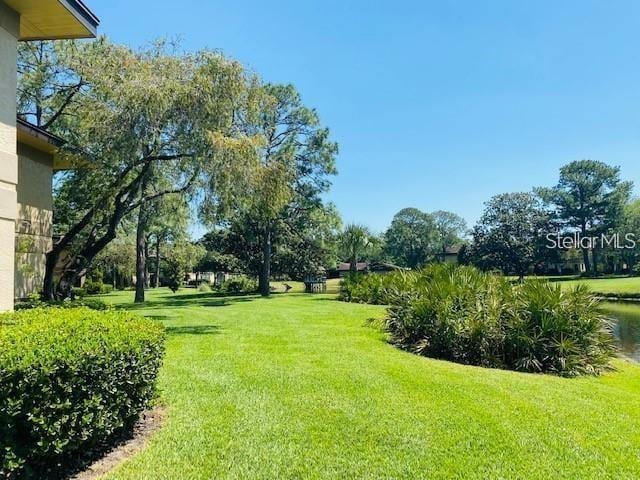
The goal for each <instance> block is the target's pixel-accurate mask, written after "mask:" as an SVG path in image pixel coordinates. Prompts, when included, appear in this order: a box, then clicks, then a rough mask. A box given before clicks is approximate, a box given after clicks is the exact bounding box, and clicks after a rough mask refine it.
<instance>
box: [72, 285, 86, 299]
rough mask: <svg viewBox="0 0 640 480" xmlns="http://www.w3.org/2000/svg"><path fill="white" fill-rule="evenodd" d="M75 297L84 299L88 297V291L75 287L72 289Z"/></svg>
mask: <svg viewBox="0 0 640 480" xmlns="http://www.w3.org/2000/svg"><path fill="white" fill-rule="evenodd" d="M71 292H72V293H73V296H74V297H77V298H82V297H84V296H86V295H87V289H86V288H83V287H73V288H72V289H71Z"/></svg>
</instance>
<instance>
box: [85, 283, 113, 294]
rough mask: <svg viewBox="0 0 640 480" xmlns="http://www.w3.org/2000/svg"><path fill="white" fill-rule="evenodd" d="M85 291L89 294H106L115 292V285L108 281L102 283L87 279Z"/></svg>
mask: <svg viewBox="0 0 640 480" xmlns="http://www.w3.org/2000/svg"><path fill="white" fill-rule="evenodd" d="M83 289H84V293H85V294H87V295H98V294H102V295H104V294H106V293H111V292H113V285H110V284H108V283H102V282H101V281H94V280H91V279H87V281H85V282H84V287H83Z"/></svg>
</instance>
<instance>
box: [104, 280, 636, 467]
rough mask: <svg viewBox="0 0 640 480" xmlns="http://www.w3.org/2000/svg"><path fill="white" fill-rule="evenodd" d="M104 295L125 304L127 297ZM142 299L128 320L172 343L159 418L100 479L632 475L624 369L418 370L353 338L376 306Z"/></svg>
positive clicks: (368, 336)
mask: <svg viewBox="0 0 640 480" xmlns="http://www.w3.org/2000/svg"><path fill="white" fill-rule="evenodd" d="M184 295H186V297H185V296H184ZM178 296H183V298H177V299H176V298H174V297H178ZM106 298H107V299H108V300H109V301H112V302H114V303H116V304H121V305H122V306H123V307H125V308H130V307H131V306H130V305H124V302H129V301H131V292H124V293H116V294H113V295H110V296H108V297H106ZM149 299H150V300H149V302H148V303H147V304H146V305H145V306H144V308H140V307H136V309H137V310H138V311H139V312H140V313H142V314H145V315H149V316H154V317H156V318H158V319H160V320H161V321H162V322H163V323H164V324H165V325H166V326H167V328H168V331H169V338H168V345H167V346H168V349H167V357H166V361H165V366H164V368H163V370H162V374H161V381H160V388H161V390H162V399H163V402H164V403H165V404H166V405H167V407H168V419H167V422H166V424H165V425H164V427H163V428H162V429H161V430H160V431H159V432H158V433H157V434H156V435H155V436H154V437H153V438H152V440H151V442H150V444H149V446H148V447H147V448H146V449H145V450H144V451H142V452H141V453H140V454H138V455H136V456H135V457H133V458H132V459H131V460H130V461H128V462H126V463H125V464H123V465H121V466H120V467H119V468H118V469H117V470H115V471H114V472H112V473H111V474H110V475H108V476H107V477H106V478H109V479H138V478H145V479H155V478H157V479H183V478H189V479H209V478H264V479H273V478H478V479H480V478H483V479H484V478H527V479H547V478H576V479H578V478H637V477H638V476H639V475H640V402H639V401H638V398H640V397H639V395H640V367H638V366H636V365H633V364H631V363H628V362H624V361H616V367H617V369H618V370H617V371H616V372H612V373H608V374H606V375H604V376H602V377H596V378H580V379H563V378H558V377H553V376H543V375H530V374H521V373H515V372H508V371H501V370H489V369H483V368H478V367H468V366H462V365H458V364H454V363H449V362H444V361H437V360H431V359H428V358H423V357H418V356H415V355H412V354H410V353H406V352H402V351H400V350H398V349H395V348H394V347H392V346H390V345H388V344H387V343H386V342H385V339H384V338H383V336H382V334H381V333H380V332H379V331H377V330H375V329H373V328H371V327H368V326H366V323H367V320H368V319H371V318H380V317H381V316H382V315H383V313H384V309H383V308H382V307H377V306H370V305H354V304H347V303H342V302H337V301H335V300H334V298H333V297H332V296H328V295H326V296H312V295H295V294H294V295H291V294H290V295H275V296H273V297H272V298H270V299H262V298H259V297H256V296H249V297H227V298H220V297H213V296H211V294H197V293H195V292H194V293H192V294H187V293H185V292H179V293H178V294H177V295H175V296H174V295H172V294H171V293H170V292H168V291H167V290H164V289H162V290H159V291H154V292H150V293H149ZM212 307H214V308H212Z"/></svg>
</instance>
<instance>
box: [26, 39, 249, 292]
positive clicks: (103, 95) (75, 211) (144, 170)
mask: <svg viewBox="0 0 640 480" xmlns="http://www.w3.org/2000/svg"><path fill="white" fill-rule="evenodd" d="M23 53H24V54H23V55H21V58H20V62H21V65H22V67H21V68H22V71H23V72H26V73H23V74H22V75H21V76H20V86H21V87H20V92H21V93H20V98H22V99H23V100H21V102H20V105H21V108H22V109H23V114H24V115H32V114H33V112H35V113H36V115H40V120H39V121H40V122H41V123H42V124H43V125H47V126H48V127H49V128H50V130H51V131H53V132H54V133H58V134H60V135H61V136H63V137H64V138H65V140H66V141H67V143H66V144H65V146H64V151H63V153H64V155H66V156H67V157H68V158H69V160H70V161H71V162H72V163H74V164H75V166H76V169H75V170H73V171H70V172H67V173H65V174H63V175H62V176H61V177H60V178H58V179H57V181H56V189H55V193H56V197H57V199H56V200H57V202H56V205H58V206H62V208H60V209H56V211H55V213H54V216H55V221H56V223H57V225H56V229H57V231H58V232H59V233H60V237H59V239H58V240H57V241H56V243H55V244H54V246H53V248H52V249H51V250H50V251H49V252H48V253H47V260H46V273H45V280H44V286H43V291H44V295H45V297H47V298H53V297H54V296H55V295H56V293H58V294H59V295H61V296H64V295H68V293H69V290H70V287H71V285H73V284H74V283H75V282H76V280H77V279H78V278H79V276H81V275H82V274H84V272H85V271H86V269H87V267H88V266H89V265H90V264H91V262H92V260H93V259H94V258H95V256H96V255H97V254H98V253H99V252H100V251H101V250H102V249H103V248H104V247H105V246H106V245H107V244H108V243H109V242H110V241H111V240H113V239H114V238H115V236H116V233H117V229H118V225H119V224H120V223H121V221H122V219H123V218H125V217H126V216H127V215H129V214H131V212H133V211H135V210H137V209H140V208H144V206H145V205H146V204H147V203H148V202H152V201H155V200H157V199H158V198H160V197H162V196H164V195H167V194H171V193H184V192H187V191H189V190H191V189H193V188H196V187H198V186H204V185H205V182H207V183H206V185H207V186H210V185H211V183H210V182H208V179H209V178H210V177H211V176H216V175H218V174H219V173H220V172H221V171H224V170H225V168H227V167H229V164H228V163H226V160H228V158H229V157H228V156H217V155H214V150H215V149H216V141H214V140H217V141H219V140H220V138H226V137H227V136H229V135H232V134H233V125H234V123H235V120H236V116H235V111H236V108H237V107H238V104H239V103H240V102H241V99H242V98H243V96H244V93H245V92H246V90H247V88H248V85H249V81H248V79H247V78H246V76H245V73H244V72H243V69H242V68H241V66H240V65H239V64H237V63H236V62H233V61H230V60H228V59H227V58H225V57H223V56H221V55H220V54H217V53H211V52H200V53H197V54H194V55H181V54H176V53H173V51H171V50H170V49H169V48H168V47H167V46H166V45H164V44H161V43H160V44H157V45H154V46H152V47H150V48H148V49H145V50H141V51H133V50H131V49H129V48H127V47H123V46H118V45H113V44H111V43H109V42H108V41H106V40H105V39H100V40H98V41H95V42H89V43H82V44H75V43H72V44H68V46H67V47H66V48H64V49H55V48H53V49H50V50H49V55H48V56H46V57H42V56H38V55H33V53H31V52H29V51H26V50H25V52H23ZM41 58H44V59H45V61H46V64H45V65H40V64H39V63H38V62H39V61H40V59H41ZM50 65H53V67H50ZM39 70H45V71H46V72H48V74H46V75H45V74H40V75H30V74H28V73H29V72H31V71H35V72H37V71H39ZM58 84H60V85H63V87H62V90H63V92H61V93H56V94H55V95H54V94H51V93H50V92H53V91H56V89H58V88H60V87H57V86H56V85H58ZM64 91H68V92H69V95H71V93H72V92H75V93H73V95H72V97H71V100H69V101H67V100H66V98H67V97H64ZM38 102H41V103H40V104H38ZM234 168H235V166H234ZM159 172H161V175H160V174H159ZM157 178H161V179H162V182H160V183H158V182H156V179H157ZM216 186H217V187H219V188H220V187H223V186H224V185H216ZM63 252H66V253H67V254H68V255H67V259H68V261H67V262H66V264H65V268H64V272H63V274H62V277H61V279H60V281H59V283H58V286H57V288H56V287H55V285H54V277H53V271H54V268H55V267H56V264H57V263H58V261H59V259H60V258H61V255H62V253H63Z"/></svg>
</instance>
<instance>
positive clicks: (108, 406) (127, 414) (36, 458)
mask: <svg viewBox="0 0 640 480" xmlns="http://www.w3.org/2000/svg"><path fill="white" fill-rule="evenodd" d="M163 345H164V333H163V328H162V326H161V325H160V324H158V323H156V322H153V321H151V320H147V319H144V318H141V317H137V316H134V315H132V314H129V313H124V312H116V311H108V312H98V311H95V310H90V309H88V308H76V309H61V308H37V309H31V310H23V311H19V312H14V313H9V314H3V315H0V452H2V454H1V455H0V477H2V478H5V477H8V478H18V477H19V478H51V477H58V476H60V474H61V471H63V470H64V469H65V468H68V465H70V464H72V463H73V462H74V461H77V460H78V458H79V457H82V456H83V455H86V454H88V453H90V452H92V451H94V450H96V449H100V448H103V447H104V446H105V445H106V444H107V443H108V442H109V441H111V440H113V439H114V438H115V437H116V436H117V435H120V434H121V433H123V432H125V431H127V430H128V429H130V428H131V427H132V426H133V424H134V423H135V422H136V420H137V419H138V417H139V414H140V413H141V412H142V411H143V410H144V409H146V408H147V407H148V406H149V402H150V401H151V400H152V397H153V395H154V392H155V382H156V376H157V374H158V369H159V367H160V364H161V360H162V355H163V350H164V347H163Z"/></svg>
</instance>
